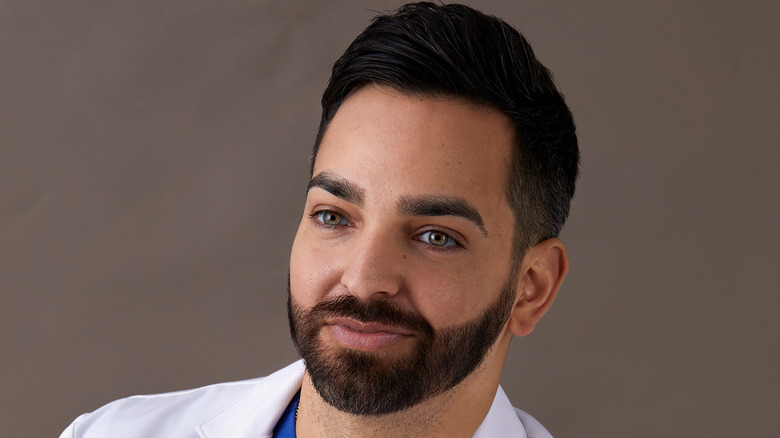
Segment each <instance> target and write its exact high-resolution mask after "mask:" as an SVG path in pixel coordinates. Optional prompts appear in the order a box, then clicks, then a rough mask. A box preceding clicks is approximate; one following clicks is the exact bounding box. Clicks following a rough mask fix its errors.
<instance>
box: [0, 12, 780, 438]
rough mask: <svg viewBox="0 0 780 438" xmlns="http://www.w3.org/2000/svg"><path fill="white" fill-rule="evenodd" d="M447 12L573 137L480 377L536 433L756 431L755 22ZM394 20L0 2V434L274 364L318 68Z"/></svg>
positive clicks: (774, 35) (764, 160)
mask: <svg viewBox="0 0 780 438" xmlns="http://www.w3.org/2000/svg"><path fill="white" fill-rule="evenodd" d="M471 4H472V5H473V6H475V7H477V8H478V9H481V10H483V11H485V12H488V13H491V14H495V15H498V16H500V17H502V18H504V19H505V20H507V21H508V22H510V23H512V24H513V25H515V26H516V27H518V28H519V29H520V30H521V31H522V32H523V33H524V34H525V35H526V37H528V39H529V40H530V41H531V43H532V45H533V46H534V49H535V51H536V54H537V56H538V57H539V58H540V59H541V60H542V62H543V63H545V64H546V65H547V66H548V67H549V68H550V69H552V71H553V72H554V74H555V78H556V80H557V83H558V84H559V86H560V88H561V90H562V91H563V93H564V94H565V96H566V98H567V101H568V102H569V104H570V106H571V108H572V111H573V113H574V116H575V120H576V123H577V126H578V131H579V138H580V145H581V150H582V156H583V158H582V177H581V179H580V181H579V187H578V192H577V195H576V197H575V200H574V204H573V208H572V214H571V217H570V220H569V222H568V224H567V226H566V228H565V231H564V233H563V236H562V237H563V239H564V241H565V242H566V244H567V247H568V250H569V255H570V257H571V260H572V267H571V271H570V273H569V277H568V278H567V280H566V282H565V284H564V287H563V289H562V290H561V292H560V294H559V296H558V299H557V301H556V303H555V305H554V306H553V307H552V309H551V311H550V312H549V313H548V315H547V316H546V317H545V319H544V320H543V321H542V322H541V324H540V325H539V326H538V327H537V330H536V331H535V332H534V333H532V334H531V335H530V336H529V337H527V338H523V339H516V340H515V341H514V343H513V346H512V350H511V352H510V353H511V355H510V358H509V360H508V363H507V366H506V370H505V373H504V385H505V387H506V390H507V392H508V393H509V395H510V398H511V399H512V401H513V402H514V404H516V405H517V406H519V407H522V408H523V409H525V410H527V411H529V412H531V413H532V414H533V415H535V416H536V417H537V418H538V419H539V420H540V421H541V422H542V423H543V424H545V425H546V426H547V427H548V428H549V429H550V431H551V432H552V433H553V434H554V435H555V436H556V437H558V438H561V437H657V436H665V437H666V436H701V437H733V436H772V435H776V433H777V431H776V429H777V428H776V424H777V423H776V411H777V408H779V407H780V405H778V401H777V397H778V394H780V383H779V382H780V379H778V377H777V370H778V369H780V351H779V350H780V342H779V341H780V340H779V339H778V337H779V336H778V335H779V334H780V322H778V317H777V316H776V312H777V309H778V307H779V306H780V293H779V292H780V290H778V289H779V288H778V267H777V265H778V262H780V259H779V258H778V256H777V253H776V248H777V247H778V243H780V242H779V240H780V239H779V237H780V233H779V232H778V228H780V227H778V225H780V208H779V204H780V203H779V202H778V200H779V197H778V194H777V192H778V188H780V177H778V171H777V167H778V164H779V163H778V161H779V158H780V152H778V145H779V144H780V143H779V140H780V130H779V129H778V127H779V126H780V123H779V120H778V115H779V114H780V111H778V101H779V100H780V86H779V85H778V78H780V56H778V54H779V53H780V50H778V49H779V47H778V42H780V27H778V26H777V23H778V22H780V6H778V5H780V4H779V3H778V2H776V1H771V0H767V1H758V0H755V1H742V2H733V1H671V0H655V1H622V0H603V1H590V2H576V1H567V2H563V1H517V0H505V1H500V0H495V1H490V0H485V1H477V0H474V1H472V2H471ZM399 5H400V2H397V1H384V0H376V1H320V0H307V1H294V2H293V1H290V2H279V1H266V0H257V1H246V0H243V1H237V0H227V1H205V0H135V1H105V0H103V1H95V0H73V1H68V2H62V1H55V0H24V1H14V0H2V1H0V298H1V299H2V301H1V302H0V348H1V349H2V350H0V351H1V353H0V430H2V432H0V434H2V435H3V436H8V437H44V436H57V435H58V434H59V432H60V431H61V430H62V429H63V428H64V427H65V426H66V425H67V424H68V423H69V422H70V421H72V419H73V418H75V417H76V416H77V415H79V414H81V413H83V412H88V411H91V410H94V409H96V408H98V407H99V406H100V405H102V404H104V403H106V402H108V401H110V400H113V399H116V398H119V397H124V396H128V395H131V394H138V393H156V392H164V391H171V390H177V389H184V388H191V387H196V386H202V385H206V384H210V383H215V382H220V381H226V380H237V379H244V378H250V377H256V376H261V375H264V374H267V373H269V372H271V371H274V370H276V369H278V368H280V367H282V366H284V365H286V364H287V363H289V362H291V361H293V360H295V359H296V354H295V351H294V349H293V347H292V345H291V342H290V340H289V334H288V330H287V322H286V315H285V300H286V276H287V265H288V256H289V249H290V244H291V242H292V238H293V235H294V232H295V229H296V227H297V223H298V220H299V217H300V214H301V209H302V205H303V200H304V195H305V193H304V192H305V187H306V183H307V157H308V154H309V151H310V148H311V145H312V141H313V139H314V135H315V131H316V127H317V123H318V120H319V97H320V93H321V91H322V89H323V88H324V86H325V83H326V81H327V78H328V75H329V69H330V67H331V64H332V62H333V61H334V60H335V59H336V58H337V57H338V56H339V55H340V54H341V53H342V51H343V50H344V49H345V48H346V46H347V45H348V43H349V42H350V41H351V40H352V38H354V37H355V36H356V35H357V34H358V33H359V32H360V31H361V30H362V29H363V28H364V27H365V26H366V25H367V24H368V21H369V19H370V17H371V16H373V15H374V14H375V12H374V11H386V10H388V9H393V8H395V7H397V6H399Z"/></svg>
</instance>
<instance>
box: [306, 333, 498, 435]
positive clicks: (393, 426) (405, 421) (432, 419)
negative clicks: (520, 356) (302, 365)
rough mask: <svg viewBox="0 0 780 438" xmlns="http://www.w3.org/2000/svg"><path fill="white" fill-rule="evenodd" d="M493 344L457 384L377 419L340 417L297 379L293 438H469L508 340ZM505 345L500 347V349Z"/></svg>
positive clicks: (492, 389)
mask: <svg viewBox="0 0 780 438" xmlns="http://www.w3.org/2000/svg"><path fill="white" fill-rule="evenodd" d="M510 338H511V335H510V336H509V337H507V338H506V339H503V337H502V339H501V340H499V342H497V343H496V345H494V346H493V348H491V350H490V351H489V352H488V354H487V356H486V357H485V360H484V361H483V362H482V364H481V365H480V366H479V367H478V368H477V369H476V370H475V371H474V372H473V373H471V375H469V376H468V377H467V378H466V379H465V380H464V381H463V382H461V383H460V384H458V385H457V386H456V387H454V388H452V389H450V390H448V391H447V392H445V393H443V394H441V395H438V396H435V397H431V398H429V399H427V400H425V401H423V402H421V403H419V404H418V405H416V406H414V407H412V408H409V409H405V410H403V411H399V412H395V413H392V414H387V415H380V416H361V415H352V414H348V413H345V412H341V411H339V410H338V409H336V408H334V407H333V406H331V405H330V404H328V403H327V402H326V401H325V400H324V399H322V397H320V395H319V394H318V393H317V391H316V389H314V386H313V384H312V382H311V378H310V376H309V374H308V372H307V373H306V375H305V376H304V378H303V385H302V387H301V401H300V404H299V415H298V420H297V422H296V427H295V428H296V435H297V436H298V437H300V438H337V437H338V438H372V437H387V436H393V437H407V436H408V437H432V438H438V437H448V438H452V437H464V438H467V437H470V436H472V435H473V434H474V432H475V431H476V430H477V428H478V427H479V425H480V424H482V421H483V420H484V419H485V416H486V415H487V413H488V411H489V410H490V407H491V406H492V404H493V399H494V398H495V395H496V390H497V389H498V384H499V381H500V379H501V372H502V370H503V364H504V359H505V358H506V351H507V349H508V344H509V339H510ZM504 344H506V345H504Z"/></svg>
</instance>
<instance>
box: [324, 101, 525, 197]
mask: <svg viewBox="0 0 780 438" xmlns="http://www.w3.org/2000/svg"><path fill="white" fill-rule="evenodd" d="M513 142H514V131H513V128H512V125H511V122H510V120H509V118H508V117H507V116H505V115H504V114H502V113H500V112H499V111H497V110H493V109H490V108H486V107H481V106H476V105H473V104H470V103H466V102H464V101H462V100H459V99H452V98H432V97H420V96H407V95H404V94H401V93H399V92H397V91H395V90H392V89H389V88H384V87H376V86H365V87H363V88H360V89H358V90H357V91H355V92H353V93H352V94H351V95H350V97H348V98H347V99H346V100H345V101H344V103H343V104H342V105H341V107H340V108H339V110H338V112H337V113H336V115H335V116H334V118H333V120H332V121H331V123H330V125H329V126H328V129H327V131H326V132H325V135H324V136H323V139H322V142H321V144H320V149H319V151H318V155H317V158H316V161H315V163H314V172H313V175H314V176H316V175H317V174H319V173H322V172H328V173H333V174H336V175H338V176H340V177H342V178H346V179H348V180H350V181H353V182H355V183H356V184H358V185H360V186H361V187H363V188H364V189H365V190H366V192H367V198H368V197H370V196H371V193H372V192H381V193H382V194H383V195H384V196H386V195H390V196H410V195H430V194H436V195H449V196H459V197H465V198H475V197H476V198H481V199H482V200H484V201H490V202H492V203H501V202H503V204H506V200H505V199H506V197H505V195H504V193H505V187H506V175H507V168H508V164H509V159H510V155H511V154H510V152H511V147H512V143H513ZM507 207H508V205H507Z"/></svg>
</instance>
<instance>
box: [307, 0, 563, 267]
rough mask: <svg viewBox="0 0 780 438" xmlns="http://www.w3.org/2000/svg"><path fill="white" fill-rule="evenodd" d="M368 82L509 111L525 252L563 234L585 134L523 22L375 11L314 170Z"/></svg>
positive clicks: (333, 98)
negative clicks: (348, 105)
mask: <svg viewBox="0 0 780 438" xmlns="http://www.w3.org/2000/svg"><path fill="white" fill-rule="evenodd" d="M366 84H376V85H380V86H387V87H390V88H393V89H395V90H398V91H400V92H402V93H405V94H408V95H424V96H431V97H436V96H451V97H456V98H461V99H464V100H465V101H468V102H471V103H474V104H477V105H481V106H486V107H490V108H495V109H497V110H499V111H501V112H503V113H504V114H506V115H507V116H508V117H509V118H510V119H511V120H512V121H513V124H514V130H515V133H516V140H517V144H516V147H514V148H513V150H512V158H511V162H510V164H509V169H508V174H507V188H506V196H507V199H508V201H509V205H510V206H511V208H512V210H513V212H514V215H515V231H514V243H515V244H514V256H515V261H516V262H519V260H520V259H521V258H522V255H523V254H524V252H525V250H526V249H527V248H529V247H531V246H533V245H535V244H537V243H539V242H541V241H542V240H545V239H548V238H551V237H556V236H557V235H558V233H559V232H560V230H561V227H563V223H564V221H565V220H566V216H567V215H568V213H569V205H570V203H571V198H572V196H573V195H574V185H575V180H576V179H577V169H578V165H579V150H578V148H577V136H576V133H575V128H574V121H573V120H572V116H571V112H570V111H569V108H568V107H567V106H566V103H565V102H564V99H563V96H561V94H560V93H559V92H558V90H557V89H556V87H555V84H554V83H553V79H552V76H551V74H550V71H549V70H547V68H545V67H544V66H543V65H542V64H541V63H539V61H538V60H537V59H536V58H535V57H534V54H533V51H532V50H531V46H530V45H529V44H528V42H527V41H526V40H525V38H523V36H522V35H521V34H520V33H519V32H518V31H517V30H515V29H514V28H513V27H511V26H510V25H508V24H507V23H505V22H504V21H502V20H501V19H499V18H496V17H493V16H489V15H485V14H483V13H482V12H479V11H476V10H474V9H471V8H470V7H468V6H464V5H458V4H451V5H437V4H433V3H429V2H421V3H411V4H407V5H405V6H402V7H401V8H399V9H398V10H397V11H395V12H394V13H391V14H387V15H380V16H377V17H376V18H374V20H373V21H372V22H371V24H370V25H369V26H368V27H367V28H366V29H365V30H364V31H363V33H361V34H360V35H359V36H358V37H357V38H355V40H354V41H353V42H352V44H350V46H349V48H347V51H346V52H345V53H344V54H343V55H342V56H341V58H339V59H338V60H337V61H336V63H335V64H334V66H333V72H332V74H331V77H330V81H329V83H328V86H327V88H326V89H325V92H324V93H323V95H322V119H321V120H320V127H319V132H318V133H317V139H316V141H315V144H314V150H313V152H312V156H311V171H312V172H313V170H314V162H315V160H316V158H317V151H318V149H319V145H320V142H321V141H322V138H323V136H324V134H325V131H326V129H327V128H328V124H329V123H330V121H331V120H332V119H333V117H334V116H335V115H336V111H338V109H339V107H340V106H341V104H342V102H344V100H345V99H346V98H347V97H348V96H349V94H350V93H351V92H353V91H354V90H356V89H357V88H360V87H361V86H363V85H366Z"/></svg>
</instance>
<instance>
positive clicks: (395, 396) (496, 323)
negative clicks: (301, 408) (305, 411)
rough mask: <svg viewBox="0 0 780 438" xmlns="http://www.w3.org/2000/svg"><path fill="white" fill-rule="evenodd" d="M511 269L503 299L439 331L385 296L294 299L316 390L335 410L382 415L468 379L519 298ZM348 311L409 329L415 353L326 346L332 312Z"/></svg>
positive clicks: (290, 304) (293, 315)
mask: <svg viewBox="0 0 780 438" xmlns="http://www.w3.org/2000/svg"><path fill="white" fill-rule="evenodd" d="M514 278H515V276H514V275H511V276H510V277H509V278H508V279H507V281H506V282H505V284H504V286H503V287H502V289H501V292H500V294H499V296H498V298H497V299H496V300H495V301H494V302H493V303H492V304H491V305H490V306H489V307H488V308H487V309H486V310H485V311H484V312H483V313H482V314H481V315H479V316H478V317H476V318H475V319H473V320H471V321H468V322H466V323H464V324H462V325H459V326H455V327H451V328H447V329H443V330H440V331H438V332H437V331H436V330H435V329H434V328H433V327H432V326H431V325H430V324H429V323H428V322H427V321H426V320H425V319H424V318H423V317H422V316H420V315H417V314H414V313H412V312H409V311H407V310H403V309H400V308H399V307H397V306H396V305H394V304H393V303H392V302H389V301H386V300H372V301H368V302H363V301H360V300H359V299H358V298H356V297H355V296H352V295H343V296H339V297H333V298H328V299H324V300H322V301H320V302H319V303H317V304H316V305H315V306H314V307H312V308H311V309H308V310H306V309H303V308H302V307H300V306H299V305H298V304H297V303H295V302H294V301H293V300H292V295H291V293H290V288H289V283H288V289H287V293H288V295H287V313H288V318H289V320H290V333H291V335H292V339H293V342H294V343H295V348H296V349H297V350H298V354H300V355H301V357H302V358H303V359H304V361H305V363H306V369H307V371H308V373H309V376H310V377H311V381H312V383H313V385H314V388H315V389H316V390H317V392H318V393H319V395H320V396H321V397H322V398H323V399H324V400H325V401H326V402H327V403H329V404H330V405H332V406H333V407H335V408H336V409H338V410H340V411H342V412H346V413H349V414H354V415H373V416H378V415H385V414H390V413H394V412H398V411H401V410H404V409H408V408H410V407H412V406H415V405H416V404H418V403H420V402H422V401H423V400H426V399H428V398H430V397H434V396H436V395H439V394H442V393H444V392H446V391H447V390H450V389H452V388H454V387H455V386H457V385H458V384H459V383H460V382H462V381H463V379H465V378H466V377H467V376H468V375H469V374H471V373H472V372H474V370H476V369H477V367H478V366H479V365H480V364H481V363H482V361H483V360H484V358H485V356H486V355H487V352H488V351H489V350H490V347H492V346H493V344H494V343H495V341H496V339H497V338H498V336H499V335H500V334H501V331H502V329H503V328H504V325H505V324H506V322H507V320H508V319H509V314H510V312H511V309H512V305H513V303H514V297H515V285H516V282H515V281H514ZM334 317H336V318H337V317H346V318H352V319H354V320H356V321H360V322H363V323H380V324H385V325H389V326H393V327H397V328H399V329H402V330H404V331H408V332H410V333H411V334H412V335H413V336H414V340H415V342H416V344H415V346H414V348H413V351H412V352H411V353H408V354H406V355H405V356H404V357H402V358H399V359H394V360H391V359H387V358H386V357H382V356H381V355H378V354H375V353H372V352H366V351H360V350H351V349H346V348H343V349H333V348H328V347H327V346H325V345H323V342H322V341H321V340H320V332H321V330H322V328H323V326H324V322H325V320H326V319H327V318H334Z"/></svg>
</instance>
